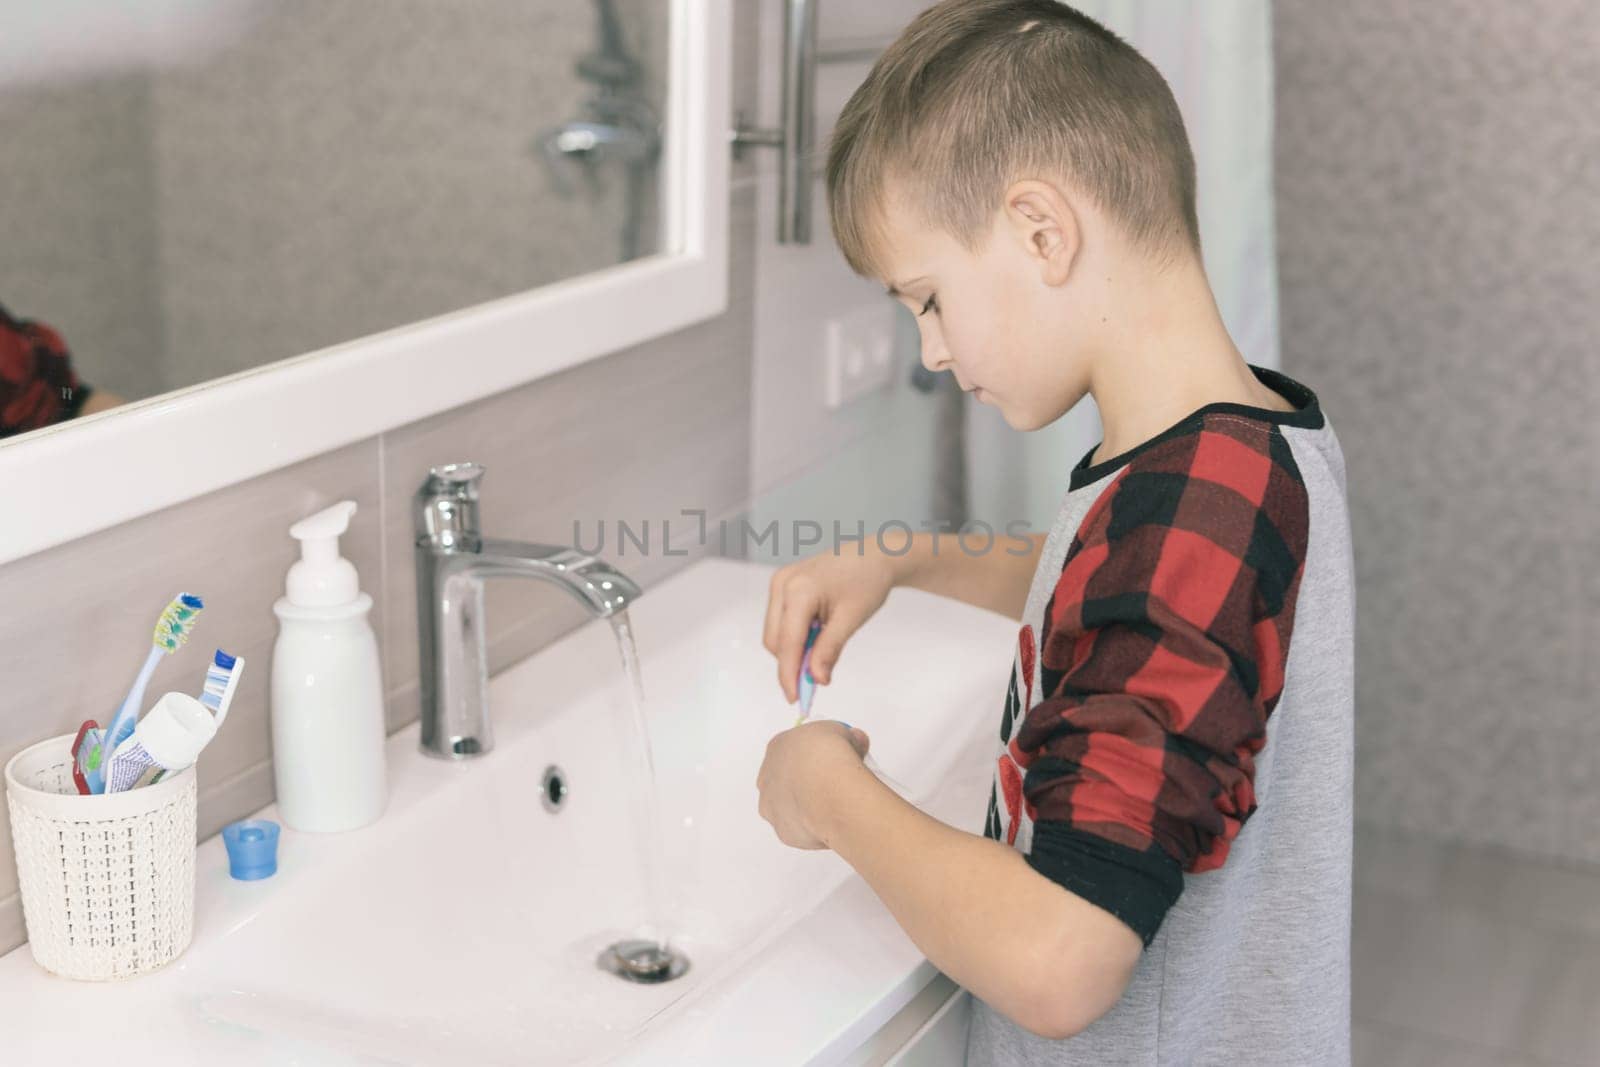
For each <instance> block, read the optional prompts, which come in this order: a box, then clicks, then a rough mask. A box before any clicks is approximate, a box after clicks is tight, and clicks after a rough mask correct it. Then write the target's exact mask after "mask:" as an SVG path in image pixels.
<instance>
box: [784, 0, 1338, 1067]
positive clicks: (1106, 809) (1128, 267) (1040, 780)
mask: <svg viewBox="0 0 1600 1067" xmlns="http://www.w3.org/2000/svg"><path fill="white" fill-rule="evenodd" d="M827 180H828V189H829V200H830V210H831V213H832V223H833V231H834V235H835V238H836V239H837V241H838V243H839V246H840V248H841V250H842V251H843V253H844V255H845V257H846V260H847V261H848V262H849V264H850V266H851V268H852V269H853V270H855V271H856V272H857V273H859V274H861V275H863V276H865V277H871V278H875V279H878V280H880V281H882V282H884V283H885V284H886V285H887V286H888V287H889V290H890V293H891V295H893V296H895V297H897V298H899V299H902V300H904V301H905V302H906V306H907V307H908V308H910V309H911V310H913V311H914V312H916V314H917V322H918V324H919V328H920V331H921V340H922V360H923V363H924V364H925V365H926V366H928V367H929V368H931V369H933V370H949V371H950V372H951V373H952V374H954V375H955V377H956V380H957V381H958V382H959V383H960V384H961V386H962V387H963V388H964V389H969V390H971V391H973V392H974V394H975V395H976V397H977V399H978V401H979V402H981V403H985V404H991V405H993V406H995V407H997V408H998V409H999V410H1000V412H1001V413H1002V414H1003V416H1004V417H1005V419H1006V421H1007V423H1009V424H1010V425H1011V426H1012V427H1013V428H1015V429H1018V430H1032V429H1037V428H1038V427H1041V426H1044V425H1046V424H1047V423H1049V422H1051V421H1052V420H1054V419H1056V418H1058V417H1059V416H1060V415H1062V414H1063V413H1065V412H1066V411H1067V410H1068V409H1070V408H1071V407H1072V406H1073V405H1074V404H1075V403H1076V402H1077V401H1078V400H1079V399H1080V398H1081V397H1083V396H1084V394H1085V393H1090V394H1092V395H1093V396H1094V398H1095V402H1096V405H1097V406H1098V408H1099V411H1100V415H1101V420H1102V424H1103V426H1104V438H1103V440H1102V441H1101V443H1100V444H1099V446H1098V447H1097V448H1095V449H1093V450H1092V451H1091V452H1090V453H1089V454H1088V455H1086V456H1084V457H1083V459H1082V460H1081V461H1080V462H1079V463H1078V464H1077V465H1076V467H1074V468H1073V470H1072V472H1071V478H1070V488H1069V490H1068V492H1067V494H1066V497H1065V499H1064V500H1063V503H1062V506H1061V509H1060V513H1059V515H1058V516H1057V518H1056V520H1055V522H1054V525H1053V526H1052V528H1051V530H1050V532H1049V534H1048V536H1045V537H1037V536H1036V537H1035V538H1033V539H1032V544H1033V552H1032V554H1031V555H1028V556H1026V557H1021V558H1019V557H1018V556H1017V555H1014V554H1012V553H1013V552H1014V551H1015V550H1014V549H1013V550H1011V551H1009V552H991V553H988V554H986V555H981V556H978V555H969V554H968V553H966V552H963V551H955V550H954V549H955V546H954V545H953V544H952V543H951V542H952V541H953V539H952V538H949V537H947V538H946V541H945V544H944V546H943V547H944V551H943V552H942V553H937V554H936V552H935V550H934V545H933V543H932V539H933V538H934V537H936V536H937V535H936V534H921V535H919V539H918V540H917V542H916V543H915V544H914V547H913V549H912V550H911V551H910V552H908V553H907V554H905V555H903V556H899V557H889V556H887V555H884V554H882V553H881V552H876V551H873V550H872V547H873V546H872V543H871V542H872V539H870V538H869V539H867V541H866V543H865V545H866V551H865V554H864V555H861V556H858V555H857V554H856V553H855V552H850V551H847V552H843V553H829V554H822V555H818V556H816V557H814V558H811V559H808V560H803V561H800V562H798V563H795V564H792V565H790V566H788V567H785V568H783V569H781V570H779V571H778V572H777V573H776V574H775V575H774V578H773V581H772V586H771V598H770V602H769V605H768V610H767V619H766V626H765V633H764V642H765V644H766V646H767V648H768V649H769V650H770V651H772V652H773V653H774V654H775V655H776V656H777V658H778V678H779V682H780V684H781V685H782V687H783V690H784V693H785V695H786V697H787V698H788V699H789V700H790V701H793V700H794V699H795V696H796V690H795V683H796V674H797V671H798V667H799V661H800V652H801V648H802V645H803V643H804V640H805V636H806V632H807V629H808V627H809V624H810V621H811V620H812V619H813V618H817V619H820V620H822V622H823V629H822V632H821V634H820V635H819V637H818V639H817V643H816V648H815V649H814V651H813V653H812V673H813V675H814V676H815V677H816V678H817V680H818V681H819V682H820V683H822V684H827V683H828V682H830V681H831V675H832V670H833V667H834V665H835V663H836V661H837V659H838V657H839V654H840V650H841V648H842V647H843V645H844V643H845V641H846V640H847V639H848V638H849V636H850V635H851V634H852V633H853V632H854V631H855V630H856V629H857V628H858V627H859V626H860V625H861V624H862V623H863V622H864V621H865V620H866V619H867V617H868V616H870V615H871V614H872V612H873V611H875V610H876V609H877V607H878V606H879V605H880V604H881V603H882V602H883V600H884V598H885V597H886V596H887V595H888V593H889V590H890V589H891V588H892V587H893V586H896V585H905V586H911V587H913V588H919V589H924V590H928V591H931V592H935V593H940V594H944V595H948V596H954V597H958V598H960V599H962V600H966V601H969V602H971V603H974V604H978V605H981V606H983V607H987V608H991V609H994V610H997V611H1001V612H1005V613H1007V614H1010V615H1011V616H1013V617H1017V618H1020V620H1021V622H1022V626H1021V629H1020V631H1019V635H1018V641H1017V649H1016V655H1015V658H1014V662H1013V668H1012V676H1011V684H1010V688H1009V690H1008V692H1006V693H1005V694H1004V695H1003V696H1004V704H1003V708H1002V709H1001V714H1000V716H999V719H1000V722H999V724H998V725H999V735H1000V743H999V745H998V758H997V760H996V769H995V777H994V783H993V787H992V790H991V795H990V799H989V806H988V813H987V817H986V819H985V825H984V833H983V835H982V836H978V835H974V834H968V833H964V832H961V831H959V830H956V829H954V828H953V827H950V826H947V825H945V824H943V823H940V822H938V821H937V820H934V819H932V818H930V817H929V816H927V815H924V814H923V813H922V812H921V811H919V810H917V809H916V808H914V807H913V806H911V805H910V804H907V803H905V802H904V801H903V800H901V799H900V798H899V797H898V796H897V795H896V794H894V793H893V792H892V791H891V790H889V789H888V788H887V787H886V786H884V785H883V784H882V783H880V782H879V781H878V779H877V778H876V777H875V776H874V775H873V774H872V773H871V772H870V771H868V770H867V769H866V768H865V766H864V765H863V763H862V760H861V755H862V753H864V752H865V750H866V746H867V739H866V737H865V735H864V734H862V733H861V731H859V730H853V729H850V728H849V727H846V726H844V725H843V724H840V723H836V722H816V723H808V724H806V725H803V726H800V727H798V728H796V729H793V730H788V731H785V732H783V733H781V734H779V735H777V736H776V737H774V738H773V740H772V742H771V743H770V744H769V745H768V748H767V753H766V758H765V761H764V762H763V764H762V767H761V770H760V773H759V776H758V780H757V787H758V789H759V790H760V794H761V795H760V804H759V808H760V812H761V815H762V817H763V818H765V819H767V820H768V821H769V822H770V823H771V824H772V825H773V827H774V829H775V830H776V832H777V834H778V836H779V838H780V839H781V840H782V841H784V842H785V843H787V844H790V845H793V846H796V847H800V848H831V849H833V850H834V851H836V852H838V853H839V855H841V856H842V857H843V858H844V859H845V860H846V861H847V862H849V863H850V864H851V866H852V867H854V868H855V870H856V871H857V872H858V873H859V874H861V876H862V877H863V878H865V879H866V880H867V882H868V883H869V884H870V885H871V886H872V888H873V889H874V891H875V892H876V893H877V894H878V896H879V897H880V898H881V899H882V900H883V902H884V904H885V905H886V906H887V907H888V908H889V910H890V912H891V913H893V915H894V917H895V918H896V920H897V921H898V922H899V923H900V924H901V926H902V927H903V928H904V929H905V930H906V932H907V934H908V935H909V936H910V937H911V939H912V941H913V942H914V943H915V944H916V945H917V947H918V948H919V949H920V950H921V951H922V952H923V953H924V954H925V955H926V956H927V957H928V958H929V959H930V960H932V961H933V963H934V964H935V965H936V966H938V967H939V968H940V969H941V970H943V971H944V972H945V973H946V974H948V975H950V976H951V977H952V978H953V979H955V980H956V981H957V982H959V983H960V984H961V985H962V986H964V987H965V988H966V989H968V990H970V991H971V992H972V994H973V997H974V999H973V1016H972V1024H971V1029H970V1033H969V1038H968V1041H969V1044H968V1050H967V1051H968V1062H969V1063H972V1064H978V1065H983V1064H1096V1065H1101V1064H1115V1063H1136V1064H1152V1065H1154V1064H1229V1065H1233V1064H1247V1063H1248V1064H1257V1063H1259V1064H1273V1065H1282V1064H1313V1063H1314V1064H1348V1063H1349V1057H1350V1052H1349V978H1350V971H1349V934H1350V863H1351V765H1352V755H1353V733H1352V726H1353V651H1352V631H1353V623H1354V596H1353V591H1352V558H1351V547H1350V540H1349V527H1348V517H1347V511H1346V503H1345V488H1344V460H1343V456H1342V454H1341V452H1340V449H1339V445H1338V441H1337V439H1336V438H1335V436H1334V433H1333V429H1332V427H1331V425H1330V424H1329V423H1328V422H1327V421H1326V419H1325V417H1324V415H1323V413H1322V411H1321V407H1320V405H1319V403H1318V400H1317V397H1316V396H1315V394H1313V393H1312V392H1311V390H1309V389H1307V388H1306V387H1305V386H1304V385H1302V384H1300V383H1299V382H1296V381H1294V380H1293V379H1291V378H1289V377H1287V376H1285V375H1283V374H1280V373H1276V372H1273V371H1271V370H1267V369H1264V368H1260V367H1255V366H1252V365H1250V364H1247V363H1246V362H1245V361H1244V359H1243V357H1242V356H1241V354H1240V353H1239V351H1238V350H1237V349H1236V348H1235V347H1234V345H1233V343H1232V341H1231V340H1230V339H1229V337H1228V334H1227V331H1226V329H1225V328H1224V326H1223V323H1222V321H1221V317H1220V314H1219V312H1218V311H1217V307H1216V303H1215V300H1214V298H1213V297H1212V294H1211V290H1210V287H1209V285H1208V283H1207V281H1206V277H1205V273H1204V268H1203V261H1202V259H1201V255H1200V243H1199V226H1198V223H1197V221H1196V214H1195V204H1194V198H1195V191H1194V182H1195V179H1194V163H1193V157H1192V156H1191V155H1190V150H1189V146H1188V142H1187V138H1186V136H1185V133H1184V129H1183V122H1182V118H1181V116H1180V114H1179V111H1178V107H1177V104H1176V102H1175V101H1174V100H1173V98H1172V95H1171V92H1170V90H1169V89H1168V87H1167V85H1166V83H1165V81H1164V80H1163V79H1162V77H1161V75H1160V74H1159V73H1158V72H1157V71H1156V70H1155V69H1154V68H1153V67H1152V66H1151V65H1150V64H1149V63H1148V62H1147V61H1146V60H1144V59H1143V57H1141V56H1140V55H1139V54H1138V53H1137V52H1136V51H1134V50H1133V49H1132V48H1130V47H1129V46H1128V45H1127V44H1126V43H1124V42H1123V41H1121V40H1120V39H1119V38H1117V37H1116V36H1114V35H1113V34H1111V33H1110V32H1109V31H1107V30H1106V29H1105V28H1104V27H1102V26H1101V25H1099V24H1098V23H1096V22H1094V21H1093V20H1091V19H1088V18H1086V17H1084V16H1083V15H1081V14H1079V13H1078V12H1076V11H1075V10H1073V9H1072V8H1070V7H1067V6H1066V5H1064V4H1061V3H1059V2H1057V0H946V2H944V3H940V4H938V5H936V6H934V7H932V8H930V9H929V10H927V11H925V12H924V13H923V14H922V15H920V16H919V17H918V18H917V19H916V20H915V21H914V22H912V23H911V25H910V26H909V27H908V28H907V29H906V30H905V32H904V33H903V34H902V35H901V37H900V38H899V39H898V40H897V41H895V43H894V44H893V45H891V46H890V48H889V49H888V50H887V51H885V52H884V53H883V55H882V56H881V57H880V58H879V59H878V61H877V63H876V64H875V65H874V67H873V69H872V72H871V73H870V75H869V76H868V77H867V79H866V81H865V82H864V83H863V84H862V85H861V87H860V88H859V89H858V90H857V91H856V93H855V95H854V97H852V99H851V100H850V102H849V104H848V105H847V106H846V108H845V110H844V112H843V114H842V115H841V116H840V118H839V122H838V126H837V129H836V132H835V134H834V137H833V141H832V144H831V147H830V152H829V159H828V168H827ZM1291 636H1292V638H1293V643H1292V645H1291ZM1291 648H1292V655H1291ZM930 669H937V665H930ZM996 696H997V698H998V697H1000V696H1001V694H996ZM975 713H976V709H975ZM1269 741H1270V743H1269ZM974 814H976V813H974Z"/></svg>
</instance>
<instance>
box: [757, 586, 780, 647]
mask: <svg viewBox="0 0 1600 1067" xmlns="http://www.w3.org/2000/svg"><path fill="white" fill-rule="evenodd" d="M782 575H783V572H782V571H779V572H778V573H777V574H774V575H773V576H772V583H771V584H770V585H769V586H768V587H767V618H766V622H764V623H763V624H762V626H761V644H762V646H763V647H764V648H766V650H767V651H768V652H771V653H772V654H773V655H774V656H776V655H777V654H778V619H779V617H780V616H781V615H782V613H783V583H782V582H780V581H779V580H778V579H779V578H780V577H782Z"/></svg>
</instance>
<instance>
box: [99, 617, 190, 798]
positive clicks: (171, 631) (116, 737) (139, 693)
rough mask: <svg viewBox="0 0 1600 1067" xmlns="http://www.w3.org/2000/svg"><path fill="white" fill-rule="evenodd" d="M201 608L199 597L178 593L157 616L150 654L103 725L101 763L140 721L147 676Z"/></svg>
mask: <svg viewBox="0 0 1600 1067" xmlns="http://www.w3.org/2000/svg"><path fill="white" fill-rule="evenodd" d="M204 608H205V604H204V603H203V602H202V601H201V599H200V598H199V597H197V596H192V595H190V594H189V593H179V594H178V595H177V596H176V597H175V598H174V599H173V600H172V602H171V603H170V604H168V605H167V606H166V607H165V608H164V609H163V610H162V612H161V618H159V619H157V620H156V629H155V637H154V639H153V642H152V646H151V648H150V654H149V655H148V656H146V657H145V660H144V667H143V668H141V669H140V671H139V677H137V678H135V679H134V682H133V688H132V689H129V690H128V695H127V696H126V697H124V698H123V700H122V706H121V707H119V708H118V709H117V713H116V715H114V716H112V718H111V723H110V725H108V726H107V727H106V729H105V734H104V737H103V740H102V742H101V745H100V754H101V765H102V766H104V765H105V764H106V763H108V762H109V761H110V758H111V756H112V755H113V754H114V753H115V752H116V751H117V746H118V745H120V744H122V742H124V741H126V740H127V739H128V738H129V737H130V736H131V735H132V734H133V727H134V725H135V724H136V723H137V722H138V721H139V707H140V705H141V704H143V703H144V690H145V686H147V685H149V684H150V676H151V675H152V674H154V673H155V671H156V664H157V663H159V662H161V657H162V656H166V655H170V654H172V653H173V652H176V651H177V650H178V649H179V648H180V647H182V645H183V643H184V642H185V641H187V640H188V639H189V633H190V631H192V630H193V629H194V624H195V619H196V618H197V617H198V616H199V614H200V612H201V610H202V609H204Z"/></svg>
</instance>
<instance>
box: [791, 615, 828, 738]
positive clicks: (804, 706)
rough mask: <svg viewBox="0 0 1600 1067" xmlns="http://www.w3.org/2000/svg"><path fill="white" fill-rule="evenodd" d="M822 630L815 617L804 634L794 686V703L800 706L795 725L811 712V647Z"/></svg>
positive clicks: (814, 683)
mask: <svg viewBox="0 0 1600 1067" xmlns="http://www.w3.org/2000/svg"><path fill="white" fill-rule="evenodd" d="M821 632H822V623H820V622H818V621H817V620H816V619H812V620H811V630H810V631H809V632H808V633H807V634H806V648H805V651H804V652H802V653H801V654H800V679H799V681H798V683H797V684H796V686H795V688H796V689H797V690H798V691H799V694H800V697H799V699H798V700H797V701H796V703H797V704H798V705H799V707H800V717H799V718H798V719H796V720H795V721H794V724H795V725H796V726H799V725H800V724H801V723H803V722H805V721H806V719H807V717H808V716H810V714H811V698H812V697H813V696H815V695H816V692H817V680H816V679H815V678H813V677H811V649H812V646H814V645H815V644H816V643H817V634H819V633H821Z"/></svg>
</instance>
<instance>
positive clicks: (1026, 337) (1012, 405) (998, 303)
mask: <svg viewBox="0 0 1600 1067" xmlns="http://www.w3.org/2000/svg"><path fill="white" fill-rule="evenodd" d="M1008 195H1009V194H1008ZM886 211H887V214H886V217H885V220H884V222H885V230H886V236H885V240H886V242H887V245H886V252H885V258H886V261H887V265H886V269H887V270H888V272H889V276H888V277H887V278H886V279H884V284H885V285H886V286H888V287H889V288H890V291H891V294H890V295H892V296H895V297H896V298H897V299H899V300H900V301H901V302H902V303H904V304H905V305H906V307H908V308H909V309H910V310H911V312H912V313H913V315H915V316H916V322H917V328H918V330H919V331H920V332H921V335H922V363H923V365H924V366H925V367H927V368H928V369H929V370H934V371H940V370H948V371H950V372H951V373H952V374H954V375H955V379H956V381H957V382H958V383H959V384H960V386H961V388H962V389H964V390H967V391H969V392H972V393H973V394H974V396H975V397H976V399H977V400H978V401H979V402H980V403H984V404H989V405H992V406H994V407H996V408H998V409H999V410H1000V414H1001V415H1002V416H1003V417H1004V418H1005V420H1006V422H1007V423H1008V424H1010V425H1011V426H1012V427H1013V428H1015V429H1018V430H1035V429H1038V428H1039V427H1041V426H1045V425H1048V424H1049V423H1051V422H1053V421H1055V419H1057V418H1058V417H1060V416H1061V415H1062V414H1063V413H1064V412H1066V411H1067V410H1068V409H1070V408H1071V407H1072V406H1073V405H1074V404H1076V403H1077V402H1078V400H1079V399H1081V398H1082V397H1083V396H1084V394H1085V393H1086V392H1087V391H1088V381H1089V375H1088V365H1087V354H1086V352H1087V349H1086V347H1085V346H1082V345H1075V344H1072V343H1064V342H1063V338H1072V337H1076V336H1082V334H1081V333H1080V332H1079V331H1077V330H1070V329H1067V322H1066V320H1065V316H1067V315H1069V314H1070V307H1071V298H1070V294H1069V292H1068V290H1069V287H1068V286H1066V285H1065V284H1064V281H1065V276H1064V275H1063V274H1062V270H1063V269H1064V268H1061V267H1060V266H1059V263H1057V264H1056V265H1054V266H1052V263H1051V262H1050V261H1049V260H1048V259H1047V255H1048V252H1047V251H1040V250H1036V246H1035V243H1034V241H1033V240H1032V227H1033V226H1035V222H1034V220H1032V219H1030V218H1029V217H1028V215H1027V212H1026V208H1023V209H1017V208H1011V209H1008V210H1006V211H997V212H996V213H995V221H994V226H993V228H992V230H991V231H990V234H989V237H988V239H987V240H986V241H985V243H984V245H983V247H982V248H981V249H980V250H979V252H978V253H977V254H975V255H974V254H972V253H969V252H968V251H967V250H966V249H964V248H962V247H961V245H960V244H959V243H958V242H957V241H956V240H955V238H953V237H951V236H950V235H949V234H947V233H945V232H943V231H941V230H937V229H934V228H932V227H928V226H924V225H920V224H918V223H917V222H916V221H915V220H914V218H913V217H912V216H911V214H910V213H909V212H907V211H905V210H904V209H903V207H902V204H901V202H900V201H899V200H897V199H896V198H895V197H894V196H893V192H892V189H891V195H890V196H889V198H888V204H887V206H886ZM1074 239H1075V238H1074ZM1056 258H1057V259H1058V260H1059V258H1060V257H1059V254H1058V255H1057V257H1056ZM1069 258H1070V257H1069ZM930 298H931V301H932V303H931V304H930Z"/></svg>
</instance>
